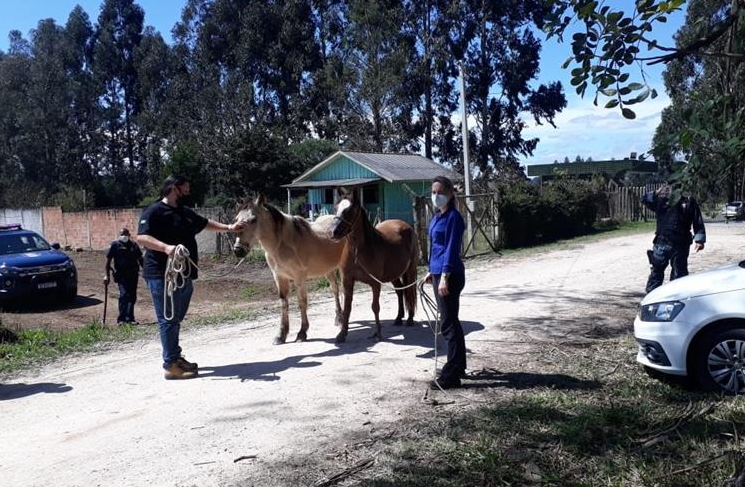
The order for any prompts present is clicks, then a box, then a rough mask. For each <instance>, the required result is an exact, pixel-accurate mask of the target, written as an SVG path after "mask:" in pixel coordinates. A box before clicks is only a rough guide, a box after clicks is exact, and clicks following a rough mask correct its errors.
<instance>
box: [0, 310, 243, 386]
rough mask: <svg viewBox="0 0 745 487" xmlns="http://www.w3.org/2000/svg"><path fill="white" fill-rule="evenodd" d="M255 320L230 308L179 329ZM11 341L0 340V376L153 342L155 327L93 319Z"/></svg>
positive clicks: (190, 320) (187, 322)
mask: <svg viewBox="0 0 745 487" xmlns="http://www.w3.org/2000/svg"><path fill="white" fill-rule="evenodd" d="M253 317H255V313H254V312H252V311H251V310H246V309H230V310H228V311H225V312H222V313H217V314H213V315H208V316H195V317H193V318H187V319H186V320H185V321H184V322H183V324H182V329H190V328H195V327H200V326H213V325H217V324H224V323H230V322H237V321H245V320H249V319H251V318H253ZM14 335H15V337H14V340H13V341H5V342H2V341H0V374H8V373H12V372H17V371H19V370H23V369H28V368H31V367H36V366H39V365H42V364H45V363H49V362H52V361H54V360H57V359H59V358H62V357H65V356H68V355H72V354H76V353H86V352H91V351H95V350H101V349H105V348H107V347H109V346H112V345H114V344H119V343H125V342H131V341H134V340H139V339H144V338H147V339H156V338H157V325H156V324H149V325H138V326H133V325H122V326H106V325H104V324H102V323H101V322H100V321H99V320H94V321H92V322H91V323H89V324H87V325H85V326H84V327H82V328H79V329H77V330H73V331H62V332H56V331H50V330H46V329H36V330H17V331H15V332H14Z"/></svg>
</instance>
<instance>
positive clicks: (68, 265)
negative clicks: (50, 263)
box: [62, 259, 75, 269]
mask: <svg viewBox="0 0 745 487" xmlns="http://www.w3.org/2000/svg"><path fill="white" fill-rule="evenodd" d="M62 265H63V266H64V269H74V268H75V262H73V261H72V259H70V260H68V261H67V262H65V263H64V264H62Z"/></svg>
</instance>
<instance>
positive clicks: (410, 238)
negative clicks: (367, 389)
mask: <svg viewBox="0 0 745 487" xmlns="http://www.w3.org/2000/svg"><path fill="white" fill-rule="evenodd" d="M335 211H336V217H335V221H334V223H333V224H332V225H331V232H332V236H333V238H335V239H337V240H338V239H342V238H344V237H346V238H347V242H348V243H349V247H348V249H347V255H346V258H345V259H344V264H343V265H342V268H341V275H342V286H343V287H344V311H343V313H342V322H341V327H342V329H341V331H340V332H339V334H338V335H337V336H336V341H337V342H343V341H344V340H345V339H346V337H347V332H348V330H349V313H350V312H351V309H352V292H353V290H354V283H355V281H361V282H364V283H366V284H368V285H370V287H371V288H372V292H373V303H372V310H373V313H374V314H375V326H376V331H375V334H374V335H373V337H374V338H376V339H378V340H381V339H382V338H383V334H382V333H381V329H380V318H379V313H380V283H381V282H391V283H393V285H394V286H396V287H404V286H409V287H407V288H406V289H405V290H397V291H396V294H398V315H397V316H396V321H395V322H394V324H396V325H401V324H402V320H403V317H404V297H405V298H406V308H407V310H408V312H409V318H408V320H407V321H406V324H407V325H412V324H413V323H414V311H415V309H416V286H414V282H415V281H416V272H417V268H416V266H417V263H418V260H419V247H418V244H417V238H416V233H415V232H414V229H413V228H412V227H411V225H409V224H408V223H406V222H404V221H401V220H385V221H383V222H381V223H379V224H378V225H377V226H375V227H373V225H372V223H370V221H369V220H368V218H367V214H366V213H365V211H364V209H363V208H362V206H361V204H360V201H359V196H358V192H357V191H352V193H351V194H348V195H345V196H344V197H343V198H342V199H341V200H340V201H339V202H338V203H337V205H336V208H335Z"/></svg>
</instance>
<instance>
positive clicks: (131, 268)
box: [106, 240, 142, 282]
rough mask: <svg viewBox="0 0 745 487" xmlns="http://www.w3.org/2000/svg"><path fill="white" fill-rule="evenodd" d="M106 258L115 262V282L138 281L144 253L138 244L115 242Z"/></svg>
mask: <svg viewBox="0 0 745 487" xmlns="http://www.w3.org/2000/svg"><path fill="white" fill-rule="evenodd" d="M106 258H107V259H113V261H114V281H116V282H119V281H120V280H121V279H127V278H130V279H131V278H134V279H137V274H139V272H140V261H141V260H142V251H141V250H140V247H139V246H138V245H137V244H135V243H134V242H132V241H131V240H130V241H129V242H127V243H124V242H122V241H121V240H114V241H113V242H111V245H110V246H109V250H108V252H106Z"/></svg>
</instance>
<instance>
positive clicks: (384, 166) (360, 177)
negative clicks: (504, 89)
mask: <svg viewBox="0 0 745 487" xmlns="http://www.w3.org/2000/svg"><path fill="white" fill-rule="evenodd" d="M435 176H447V177H449V178H450V179H452V180H453V181H455V180H459V179H462V178H461V177H460V176H459V175H458V174H457V173H456V172H454V171H452V170H451V169H448V168H446V167H445V166H443V165H441V164H438V163H436V162H434V161H433V160H431V159H427V158H426V157H423V156H420V155H416V154H380V153H370V152H347V151H339V152H336V153H334V154H332V155H331V156H329V157H328V158H326V159H325V160H323V161H321V162H320V163H319V164H317V165H316V166H315V167H313V168H311V169H309V170H308V171H306V172H305V173H303V174H302V175H301V176H300V177H298V178H297V179H295V180H294V181H293V182H292V183H290V184H286V185H284V187H285V188H287V201H288V206H289V201H290V197H291V193H290V192H291V191H294V190H304V191H307V192H308V196H307V200H306V203H307V209H306V211H305V213H306V216H308V214H309V213H310V212H312V213H313V215H314V216H315V215H319V214H333V212H334V204H335V203H336V201H337V199H338V195H337V191H336V190H337V188H347V189H350V188H361V192H360V195H361V198H362V204H363V205H364V207H365V209H366V210H367V212H368V215H369V216H370V220H371V221H373V220H376V219H381V220H389V219H394V218H395V219H398V220H403V221H405V222H408V223H413V221H414V214H413V211H412V204H413V197H414V196H426V195H429V193H430V188H431V184H432V178H434V177H435Z"/></svg>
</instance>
